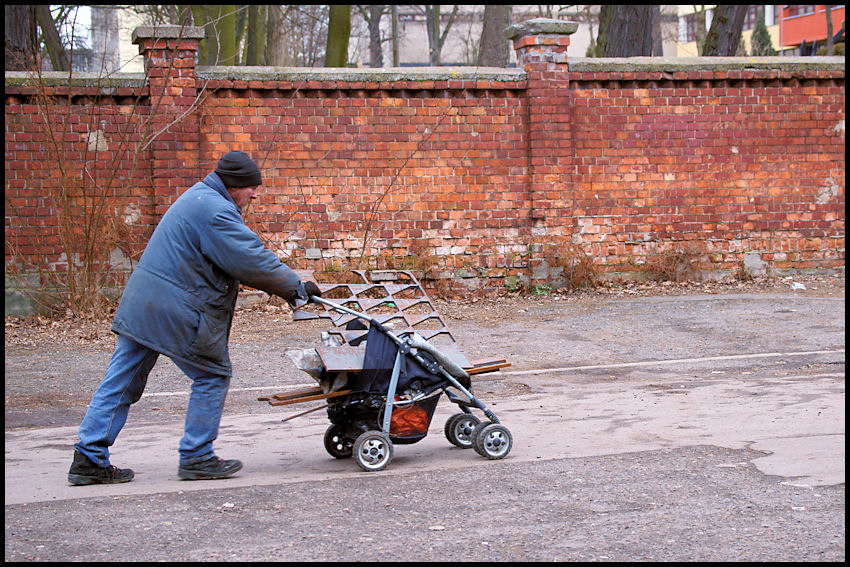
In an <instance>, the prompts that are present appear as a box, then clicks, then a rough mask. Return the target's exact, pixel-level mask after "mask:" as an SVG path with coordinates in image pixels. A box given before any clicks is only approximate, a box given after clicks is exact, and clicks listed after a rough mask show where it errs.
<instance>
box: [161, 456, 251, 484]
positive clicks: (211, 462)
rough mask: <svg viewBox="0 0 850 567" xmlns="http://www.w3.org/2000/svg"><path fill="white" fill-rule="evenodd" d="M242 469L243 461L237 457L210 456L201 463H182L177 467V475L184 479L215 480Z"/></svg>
mask: <svg viewBox="0 0 850 567" xmlns="http://www.w3.org/2000/svg"><path fill="white" fill-rule="evenodd" d="M240 470H242V461H237V460H236V459H229V460H227V461H225V460H224V459H219V458H218V457H210V458H209V459H207V460H206V461H201V462H200V463H194V464H191V465H180V467H179V468H178V469H177V476H179V477H180V478H182V479H183V480H214V479H217V478H227V477H229V476H230V475H232V474H234V473H236V472H239V471H240Z"/></svg>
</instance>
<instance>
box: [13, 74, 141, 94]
mask: <svg viewBox="0 0 850 567" xmlns="http://www.w3.org/2000/svg"><path fill="white" fill-rule="evenodd" d="M39 85H43V86H51V87H58V86H63V87H67V86H70V87H98V88H103V89H110V88H117V87H124V88H126V87H131V88H139V87H144V86H146V85H147V80H146V78H145V74H144V73H113V74H111V75H107V76H104V75H102V74H100V73H80V72H75V73H74V74H72V75H70V78H69V75H68V72H67V71H42V72H41V73H33V72H32V71H6V86H7V87H35V86H39ZM105 94H107V93H105Z"/></svg>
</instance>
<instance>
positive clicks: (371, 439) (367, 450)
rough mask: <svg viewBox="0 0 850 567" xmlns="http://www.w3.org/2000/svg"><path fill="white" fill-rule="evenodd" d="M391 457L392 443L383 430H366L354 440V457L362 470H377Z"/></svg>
mask: <svg viewBox="0 0 850 567" xmlns="http://www.w3.org/2000/svg"><path fill="white" fill-rule="evenodd" d="M392 458H393V443H392V441H390V438H389V436H388V435H387V434H385V433H384V432H383V431H374V430H373V431H367V432H366V433H362V434H360V436H359V437H358V438H357V440H356V441H355V442H354V459H355V460H356V461H357V464H358V465H359V466H360V468H361V469H363V470H364V471H369V472H373V471H379V470H382V469H383V468H385V467H386V466H387V465H388V464H389V462H390V459H392Z"/></svg>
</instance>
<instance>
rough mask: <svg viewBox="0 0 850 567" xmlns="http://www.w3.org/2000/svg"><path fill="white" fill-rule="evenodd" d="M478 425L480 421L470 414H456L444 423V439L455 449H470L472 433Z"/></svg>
mask: <svg viewBox="0 0 850 567" xmlns="http://www.w3.org/2000/svg"><path fill="white" fill-rule="evenodd" d="M479 423H480V420H479V419H478V418H477V417H475V416H474V415H472V414H471V413H456V414H454V415H453V416H451V417H450V418H449V419H448V421H446V427H445V433H446V439H448V440H449V442H450V443H451V444H452V445H454V446H456V447H460V448H461V449H471V448H472V433H473V431H475V427H476V426H477V425H478V424H479Z"/></svg>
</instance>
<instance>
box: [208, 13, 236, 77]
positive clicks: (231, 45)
mask: <svg viewBox="0 0 850 567" xmlns="http://www.w3.org/2000/svg"><path fill="white" fill-rule="evenodd" d="M211 7H212V8H213V9H215V8H218V9H219V10H220V11H219V16H218V21H217V22H216V25H215V29H216V32H218V34H219V38H218V47H219V52H218V65H236V54H237V45H236V8H237V6H236V5H235V4H222V5H218V6H216V5H213V6H211Z"/></svg>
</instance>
